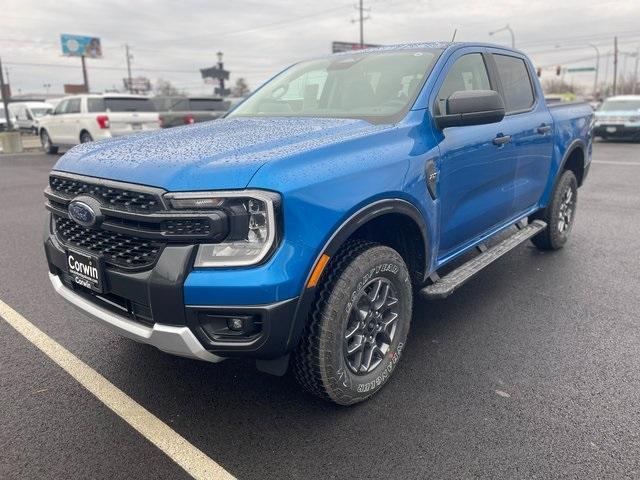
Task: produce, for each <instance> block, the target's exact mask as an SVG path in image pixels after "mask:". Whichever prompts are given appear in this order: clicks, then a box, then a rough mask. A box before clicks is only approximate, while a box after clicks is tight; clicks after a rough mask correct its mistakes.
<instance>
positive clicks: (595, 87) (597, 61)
mask: <svg viewBox="0 0 640 480" xmlns="http://www.w3.org/2000/svg"><path fill="white" fill-rule="evenodd" d="M589 46H590V47H592V48H593V49H594V50H595V51H596V75H595V78H594V79H593V96H594V97H595V96H596V92H597V91H598V72H599V71H600V50H599V49H598V47H596V46H595V45H594V44H593V43H590V44H589Z"/></svg>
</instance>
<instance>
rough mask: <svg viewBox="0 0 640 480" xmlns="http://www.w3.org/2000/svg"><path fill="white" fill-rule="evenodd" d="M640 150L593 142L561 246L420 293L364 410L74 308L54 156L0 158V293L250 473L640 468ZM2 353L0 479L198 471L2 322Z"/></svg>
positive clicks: (505, 473)
mask: <svg viewBox="0 0 640 480" xmlns="http://www.w3.org/2000/svg"><path fill="white" fill-rule="evenodd" d="M639 154H640V145H638V144H630V143H619V144H608V143H607V144H604V143H597V144H596V145H595V146H594V156H593V158H594V164H593V166H592V168H591V172H590V175H589V178H588V180H587V183H586V185H585V186H584V187H583V188H582V189H581V190H580V192H579V206H578V213H577V223H576V224H575V227H574V230H573V232H572V238H571V240H570V242H569V243H568V245H567V246H566V247H565V248H564V249H563V250H561V251H558V252H553V253H548V252H544V253H543V252H540V251H538V250H536V249H535V248H534V247H533V246H532V245H530V244H525V245H522V246H520V247H518V248H517V249H516V250H514V251H513V252H511V253H510V254H509V255H507V256H506V257H504V258H502V259H501V260H499V261H498V262H496V263H495V264H493V265H492V266H490V267H488V268H487V269H486V270H485V271H483V272H482V273H481V274H479V275H478V276H477V277H476V278H474V279H473V280H471V281H470V282H469V283H468V284H467V285H465V286H464V287H463V288H461V289H460V290H459V291H458V292H457V293H456V294H454V295H453V296H451V297H449V298H448V299H446V300H443V301H437V302H426V301H418V304H417V306H416V314H415V317H414V321H413V324H412V331H411V332H410V334H409V341H408V345H407V348H406V350H405V356H404V357H403V360H402V362H401V364H400V366H399V368H398V369H397V370H396V372H395V375H394V377H393V379H392V380H391V381H390V382H389V384H388V385H387V386H386V387H385V388H384V389H383V390H382V391H381V392H380V393H379V394H378V395H377V396H375V397H374V398H373V399H372V400H370V401H368V402H366V403H364V404H360V405H357V406H355V407H351V408H341V407H335V406H333V405H329V404H326V403H323V402H322V401H319V400H316V399H315V398H313V397H310V396H308V395H307V394H305V393H303V392H302V391H301V390H300V389H299V388H298V387H297V385H296V384H295V382H294V380H293V379H292V378H291V376H285V377H281V378H280V377H272V376H269V375H266V374H262V373H259V372H257V371H256V370H255V369H254V367H253V365H252V363H251V362H249V361H237V360H234V361H227V362H223V363H221V364H217V365H213V364H206V363H202V362H196V361H191V360H187V359H181V358H176V357H172V356H170V355H167V354H164V353H161V352H159V351H157V350H155V349H154V348H152V347H149V346H145V345H140V344H137V343H135V342H132V341H129V340H127V339H124V338H121V337H119V336H118V335H116V334H114V333H112V332H111V331H110V330H107V329H105V328H103V327H101V326H99V325H97V324H96V323H94V322H93V321H92V320H90V319H88V318H86V317H85V316H84V315H82V314H81V313H78V312H76V311H75V310H71V309H70V307H68V306H67V305H66V304H65V303H64V302H63V300H61V299H59V298H58V297H57V296H56V295H55V294H54V293H53V290H52V289H51V287H50V285H49V281H48V279H47V275H46V272H47V268H46V264H45V260H44V255H43V251H42V246H41V238H42V231H43V221H44V218H45V213H44V208H43V197H42V190H43V188H44V186H45V185H46V182H47V174H48V172H49V170H50V169H51V167H52V165H53V163H54V161H55V159H56V157H51V156H46V155H43V154H22V155H15V156H0V205H1V208H0V232H1V233H0V235H1V236H0V240H1V241H0V300H2V301H3V302H5V303H6V304H8V305H9V306H11V307H12V308H13V309H15V310H16V311H17V312H19V313H20V314H22V315H23V316H24V317H25V318H26V319H28V320H29V321H31V322H32V323H33V324H35V325H36V326H37V327H39V328H40V329H41V330H43V331H44V332H45V333H46V334H48V335H49V336H50V337H52V338H53V339H54V340H55V341H57V342H58V343H60V344H61V345H62V346H64V347H66V348H67V349H68V350H69V351H70V352H72V353H73V354H74V355H76V356H77V357H78V358H80V359H81V360H82V361H84V362H85V363H86V364H87V365H89V366H90V367H91V368H93V369H95V370H96V371H97V372H98V373H100V374H101V375H102V376H104V377H105V378H106V379H107V380H109V381H110V382H112V383H113V384H114V385H115V386H117V387H118V388H120V389H121V390H122V391H123V392H125V393H126V394H128V395H129V396H130V397H132V398H133V399H134V400H135V401H137V402H138V403H139V404H141V405H142V406H144V407H145V408H146V409H147V410H149V411H150V412H152V413H153V414H155V415H156V416H157V417H158V418H159V419H160V420H162V421H163V422H164V423H165V424H167V425H168V426H169V427H171V428H172V429H173V430H175V431H176V432H177V433H178V434H179V435H181V436H182V437H184V438H185V439H187V440H188V441H189V442H190V443H191V444H193V445H194V446H196V447H197V448H198V449H200V450H201V451H202V452H204V453H205V454H206V455H207V456H209V457H210V458H211V459H213V460H214V461H215V462H217V463H219V464H220V465H221V466H223V467H224V468H225V469H226V470H227V471H228V472H230V473H231V474H233V475H235V476H236V477H238V478H243V479H244V478H246V479H264V478H278V479H284V478H305V479H314V478H351V479H360V478H509V479H513V478H558V477H570V478H604V477H608V478H638V477H640V295H639V294H638V289H639V287H640V259H639V257H638V252H639V251H640V188H638V185H639V184H640V155H639ZM0 352H2V355H0V452H2V453H1V454H0V478H3V479H14V478H70V479H71V478H108V479H119V478H148V477H154V478H188V475H187V474H186V472H185V471H184V470H182V469H181V468H180V467H179V466H178V465H177V464H176V463H174V462H173V461H172V460H171V459H170V458H169V457H168V456H166V455H165V454H164V453H162V452H161V451H160V450H158V449H157V448H156V447H155V446H154V445H153V444H152V443H150V442H149V441H147V440H146V439H145V438H143V437H142V436H141V435H139V433H138V432H137V431H136V430H134V429H133V428H131V427H130V426H129V425H128V424H127V423H125V422H124V421H123V420H122V419H121V418H120V417H119V416H118V415H116V414H115V413H113V412H112V411H111V410H109V409H108V408H107V407H106V406H105V405H104V404H102V403H101V402H100V401H99V400H98V399H97V398H95V397H94V396H93V395H92V394H91V393H89V392H88V391H87V390H86V389H84V388H83V387H82V386H81V385H80V384H79V383H77V382H76V381H75V380H74V379H73V378H72V377H71V376H69V375H68V374H67V373H66V372H65V371H63V370H61V369H60V368H59V367H58V366H57V365H56V364H54V363H53V362H52V361H51V360H50V359H49V358H48V357H46V356H45V355H43V354H42V353H41V352H40V351H39V350H38V349H36V348H35V347H34V346H33V345H32V344H31V343H29V342H28V341H27V340H26V339H25V338H24V337H23V336H22V335H20V334H19V333H18V332H17V331H16V330H14V329H13V328H12V327H11V326H9V324H7V323H6V322H4V321H3V320H2V319H0Z"/></svg>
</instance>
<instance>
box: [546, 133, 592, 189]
mask: <svg viewBox="0 0 640 480" xmlns="http://www.w3.org/2000/svg"><path fill="white" fill-rule="evenodd" d="M576 149H580V150H582V157H583V158H584V159H585V160H586V158H587V151H586V145H585V143H584V141H582V139H580V138H576V139H575V140H574V141H573V142H571V143H570V144H569V146H568V147H567V150H566V151H565V152H564V156H563V157H562V161H561V162H560V165H559V166H558V171H557V172H556V175H555V179H554V180H553V188H556V184H557V183H558V180H559V179H560V174H561V173H562V171H563V170H564V166H565V165H566V163H567V160H569V157H570V156H571V155H572V154H573V152H574V151H575V150H576ZM583 163H584V161H583ZM582 167H583V168H584V169H586V165H584V164H583V165H582ZM583 179H584V175H583ZM578 186H579V187H581V186H582V182H581V183H580V184H579V185H578ZM553 188H552V190H551V191H552V192H553Z"/></svg>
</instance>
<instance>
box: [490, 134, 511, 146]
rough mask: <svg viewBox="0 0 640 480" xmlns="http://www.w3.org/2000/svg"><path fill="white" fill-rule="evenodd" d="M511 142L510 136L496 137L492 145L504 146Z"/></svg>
mask: <svg viewBox="0 0 640 480" xmlns="http://www.w3.org/2000/svg"><path fill="white" fill-rule="evenodd" d="M510 141H511V135H498V136H497V137H496V138H494V139H493V144H494V145H505V144H507V143H509V142H510Z"/></svg>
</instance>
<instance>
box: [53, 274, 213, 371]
mask: <svg viewBox="0 0 640 480" xmlns="http://www.w3.org/2000/svg"><path fill="white" fill-rule="evenodd" d="M49 280H50V281H51V284H52V285H53V288H54V290H55V291H56V293H58V294H59V295H60V296H61V297H62V298H64V299H65V300H66V301H67V302H69V303H70V304H71V305H73V306H74V307H76V308H78V309H79V310H81V311H82V312H84V313H86V314H87V315H89V316H91V317H92V318H94V319H95V320H98V321H99V322H100V323H102V324H103V325H106V326H107V327H109V328H111V329H113V330H115V331H116V332H118V333H119V334H120V335H122V336H124V337H127V338H131V339H133V340H136V341H138V342H141V343H146V344H149V345H153V346H154V347H156V348H158V349H160V350H162V351H163V352H167V353H171V354H173V355H178V356H181V357H187V358H194V359H197V360H205V361H207V362H214V363H216V362H220V361H222V360H224V358H223V357H219V356H217V355H214V354H213V353H211V352H208V351H207V350H205V348H204V347H203V346H202V344H201V343H200V342H199V341H198V339H197V338H196V336H195V335H194V334H193V332H192V331H191V330H190V329H189V327H186V326H183V327H179V326H174V325H162V324H160V323H155V324H154V325H153V326H146V325H143V324H141V323H138V322H135V321H133V320H130V319H129V318H126V317H125V316H123V315H118V314H116V313H114V312H112V311H109V310H107V309H106V308H103V307H101V306H100V305H98V304H96V303H93V302H91V301H89V300H87V299H86V298H85V297H84V296H81V295H79V294H78V293H76V292H74V291H73V290H72V289H71V288H69V287H67V286H65V285H64V284H63V283H62V281H61V280H60V278H59V277H58V276H57V275H53V274H52V273H49Z"/></svg>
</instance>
